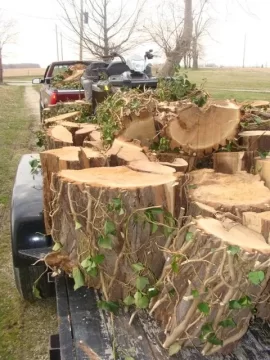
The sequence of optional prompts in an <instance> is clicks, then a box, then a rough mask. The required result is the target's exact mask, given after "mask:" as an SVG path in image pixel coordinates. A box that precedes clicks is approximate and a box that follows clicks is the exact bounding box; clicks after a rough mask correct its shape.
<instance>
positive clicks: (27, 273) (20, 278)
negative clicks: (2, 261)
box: [10, 154, 52, 300]
mask: <svg viewBox="0 0 270 360" xmlns="http://www.w3.org/2000/svg"><path fill="white" fill-rule="evenodd" d="M33 159H37V160H39V155H36V154H32V155H23V156H22V158H21V160H20V163H19V166H18V169H17V174H16V178H15V182H14V187H13V193H12V202H11V221H10V224H11V247H12V257H13V267H14V275H15V282H16V286H17V289H18V291H19V292H20V293H21V295H22V297H23V298H24V299H26V300H33V299H34V296H33V293H32V288H33V284H34V283H35V281H36V280H37V279H38V278H39V277H40V276H41V274H43V273H44V271H45V270H46V268H45V265H44V264H43V263H42V262H38V263H37V264H36V265H35V266H33V264H34V263H35V262H36V260H37V259H39V258H40V257H42V256H43V254H46V253H48V252H49V251H51V245H52V239H51V237H50V236H46V235H45V227H44V218H43V196H42V175H41V173H40V172H39V173H37V174H31V166H30V161H32V160H33ZM38 287H39V288H40V290H41V295H43V296H44V297H48V296H50V295H51V288H52V287H51V284H48V282H47V274H45V275H44V276H43V277H42V280H41V281H40V282H39V284H38Z"/></svg>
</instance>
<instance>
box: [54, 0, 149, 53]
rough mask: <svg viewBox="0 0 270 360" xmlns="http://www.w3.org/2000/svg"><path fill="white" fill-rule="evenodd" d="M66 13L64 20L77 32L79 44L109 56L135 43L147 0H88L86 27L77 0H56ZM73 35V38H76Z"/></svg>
mask: <svg viewBox="0 0 270 360" xmlns="http://www.w3.org/2000/svg"><path fill="white" fill-rule="evenodd" d="M57 1H58V3H59V4H60V6H61V8H62V10H63V12H64V19H63V20H64V22H65V24H66V25H67V27H68V28H69V29H70V30H71V31H72V33H73V35H74V34H75V35H76V37H77V38H78V41H75V42H76V43H78V44H79V39H80V37H81V40H82V44H83V48H84V49H86V50H88V51H89V52H90V53H91V54H92V55H94V56H98V57H101V56H108V55H110V53H111V52H113V51H116V52H118V53H123V52H124V51H127V50H129V49H130V48H132V46H134V41H135V36H136V34H135V33H136V29H137V27H138V24H139V20H140V16H141V14H142V11H143V8H144V5H145V3H146V1H147V0H138V1H137V2H135V6H133V5H134V2H132V4H131V1H130V0H121V1H120V4H119V6H117V5H116V4H115V1H113V0H85V5H84V11H83V15H84V17H86V18H85V19H84V22H85V23H86V24H84V26H83V28H82V26H81V24H82V21H81V20H82V14H81V8H80V7H79V6H78V1H77V0H57ZM73 38H74V37H73Z"/></svg>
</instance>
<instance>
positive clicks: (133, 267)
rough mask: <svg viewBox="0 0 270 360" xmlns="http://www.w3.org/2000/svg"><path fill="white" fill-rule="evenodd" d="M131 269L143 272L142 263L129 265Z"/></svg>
mask: <svg viewBox="0 0 270 360" xmlns="http://www.w3.org/2000/svg"><path fill="white" fill-rule="evenodd" d="M131 267H132V269H133V270H134V271H136V272H140V271H142V270H144V265H143V264H142V263H136V264H132V265H131Z"/></svg>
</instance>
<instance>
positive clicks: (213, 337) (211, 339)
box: [207, 333, 223, 345]
mask: <svg viewBox="0 0 270 360" xmlns="http://www.w3.org/2000/svg"><path fill="white" fill-rule="evenodd" d="M207 342H209V343H210V344H213V345H223V340H221V339H219V338H218V337H217V336H216V334H214V333H212V334H209V336H207Z"/></svg>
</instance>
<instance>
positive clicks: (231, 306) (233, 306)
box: [229, 300, 242, 310]
mask: <svg viewBox="0 0 270 360" xmlns="http://www.w3.org/2000/svg"><path fill="white" fill-rule="evenodd" d="M229 309H230V310H239V309H242V306H241V305H240V304H239V301H238V300H230V301H229Z"/></svg>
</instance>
